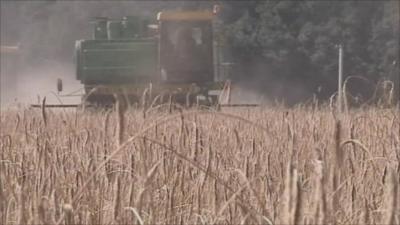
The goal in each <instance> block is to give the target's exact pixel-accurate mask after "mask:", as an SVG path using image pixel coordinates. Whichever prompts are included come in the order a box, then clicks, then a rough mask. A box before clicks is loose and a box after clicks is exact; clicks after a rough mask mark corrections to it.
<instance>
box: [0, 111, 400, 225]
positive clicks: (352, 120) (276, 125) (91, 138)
mask: <svg viewBox="0 0 400 225" xmlns="http://www.w3.org/2000/svg"><path fill="white" fill-rule="evenodd" d="M0 125H1V131H0V135H1V142H0V149H1V150H0V223H1V224H400V201H399V199H400V193H399V177H400V116H399V111H398V109H396V108H391V109H390V108H389V109H379V108H365V109H354V110H351V111H350V112H347V113H345V114H343V115H339V114H337V113H335V112H334V111H332V110H331V109H330V108H329V107H318V108H315V107H311V106H310V107H309V106H299V107H294V108H290V109H287V108H284V107H278V106H277V107H260V108H235V109H224V110H221V111H213V110H204V109H202V110H197V109H186V110H183V111H173V112H169V111H168V110H163V109H162V108H159V109H150V110H146V111H144V110H139V109H128V110H126V111H122V112H121V111H119V110H117V111H114V110H109V111H91V112H83V111H79V110H78V111H75V110H59V109H58V110H50V109H45V108H44V109H42V110H38V109H29V108H18V109H8V110H4V109H3V110H2V111H1V123H0Z"/></svg>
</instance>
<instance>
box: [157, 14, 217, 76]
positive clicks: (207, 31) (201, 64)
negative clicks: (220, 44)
mask: <svg viewBox="0 0 400 225" xmlns="http://www.w3.org/2000/svg"><path fill="white" fill-rule="evenodd" d="M160 64H161V78H162V80H163V81H166V82H174V83H188V82H199V83H201V82H210V81H213V61H212V33H211V24H210V23H209V22H198V21H195V22H193V21H190V22H189V21H163V22H162V24H161V32H160Z"/></svg>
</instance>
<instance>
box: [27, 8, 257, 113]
mask: <svg viewBox="0 0 400 225" xmlns="http://www.w3.org/2000/svg"><path fill="white" fill-rule="evenodd" d="M215 14H216V12H215V11H214V12H211V11H167V12H159V13H158V15H157V24H150V23H149V21H148V20H146V19H143V18H139V17H131V16H126V17H123V18H122V20H110V19H108V18H106V17H98V18H95V20H94V32H93V39H91V40H78V41H76V45H75V56H76V79H78V80H79V81H80V82H81V83H82V84H83V86H84V94H83V96H82V101H81V104H79V105H62V104H61V105H46V107H78V106H84V107H86V106H100V107H109V106H112V105H113V104H115V102H116V101H117V99H118V101H124V102H126V103H127V104H135V103H139V102H142V103H143V102H147V103H148V104H150V103H153V104H162V103H165V102H171V101H172V102H174V103H177V104H180V105H185V106H191V105H193V104H195V103H196V104H200V105H205V106H214V105H219V106H222V107H223V106H253V105H250V104H249V105H246V104H242V105H240V104H235V105H230V104H229V100H230V92H231V91H230V90H231V87H230V86H231V85H230V81H228V80H227V79H225V78H226V77H224V78H222V77H221V75H220V74H218V71H220V68H221V67H223V65H230V64H227V63H225V64H223V63H219V62H218V60H217V58H219V57H217V56H216V50H217V49H216V46H215V42H214V38H213V33H214V32H213V19H214V17H215ZM62 89H63V84H62V81H61V80H60V79H59V80H58V82H57V90H58V92H59V93H60V92H62ZM60 96H65V95H60ZM143 99H146V100H147V101H144V100H143ZM32 106H34V107H40V105H32Z"/></svg>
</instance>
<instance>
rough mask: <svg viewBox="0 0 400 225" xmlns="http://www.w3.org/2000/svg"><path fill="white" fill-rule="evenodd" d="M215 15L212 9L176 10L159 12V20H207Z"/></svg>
mask: <svg viewBox="0 0 400 225" xmlns="http://www.w3.org/2000/svg"><path fill="white" fill-rule="evenodd" d="M213 17H214V14H213V13H212V12H210V11H175V12H159V13H158V14H157V20H158V21H207V20H212V19H213Z"/></svg>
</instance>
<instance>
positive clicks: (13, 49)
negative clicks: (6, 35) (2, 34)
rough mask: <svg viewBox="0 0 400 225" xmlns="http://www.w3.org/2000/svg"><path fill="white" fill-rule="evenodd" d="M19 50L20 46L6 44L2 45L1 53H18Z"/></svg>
mask: <svg viewBox="0 0 400 225" xmlns="http://www.w3.org/2000/svg"><path fill="white" fill-rule="evenodd" d="M18 50H19V47H18V46H4V45H1V46H0V53H4V54H6V53H8V54H9V53H17V52H18Z"/></svg>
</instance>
